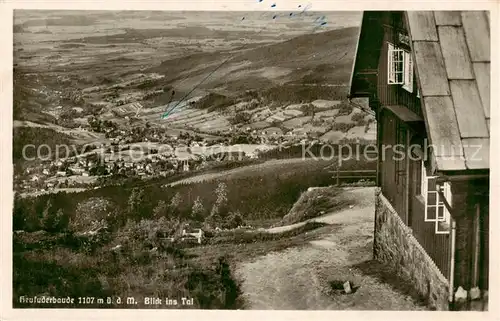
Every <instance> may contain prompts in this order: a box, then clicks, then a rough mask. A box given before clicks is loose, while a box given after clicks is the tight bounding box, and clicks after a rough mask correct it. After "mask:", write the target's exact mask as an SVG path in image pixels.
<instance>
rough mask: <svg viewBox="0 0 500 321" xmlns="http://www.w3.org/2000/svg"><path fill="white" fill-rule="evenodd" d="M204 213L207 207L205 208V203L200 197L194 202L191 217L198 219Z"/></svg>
mask: <svg viewBox="0 0 500 321" xmlns="http://www.w3.org/2000/svg"><path fill="white" fill-rule="evenodd" d="M204 211H205V207H204V206H203V203H202V202H201V199H200V197H199V196H198V197H197V198H196V199H195V200H194V203H193V207H192V209H191V216H192V217H193V218H196V217H198V216H200V215H201V214H203V212H204Z"/></svg>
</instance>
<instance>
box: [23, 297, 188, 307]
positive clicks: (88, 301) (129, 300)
mask: <svg viewBox="0 0 500 321" xmlns="http://www.w3.org/2000/svg"><path fill="white" fill-rule="evenodd" d="M19 303H26V304H47V305H51V304H82V305H106V304H107V305H112V304H113V305H114V304H117V305H120V304H125V305H138V304H139V303H141V301H140V299H139V300H138V299H136V298H134V297H126V298H125V299H122V298H121V297H113V298H111V297H107V298H95V297H77V298H73V297H64V298H61V297H52V296H34V297H27V296H20V297H19ZM142 304H143V305H156V306H160V305H166V306H177V305H186V306H192V305H194V299H193V298H185V297H183V298H180V300H178V299H171V298H157V297H144V298H142Z"/></svg>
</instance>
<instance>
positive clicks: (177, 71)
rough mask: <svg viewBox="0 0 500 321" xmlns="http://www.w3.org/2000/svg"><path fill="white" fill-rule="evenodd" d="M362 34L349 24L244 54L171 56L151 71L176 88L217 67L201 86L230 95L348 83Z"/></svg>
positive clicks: (193, 81) (223, 53) (198, 81)
mask: <svg viewBox="0 0 500 321" xmlns="http://www.w3.org/2000/svg"><path fill="white" fill-rule="evenodd" d="M357 34H358V28H355V27H352V28H343V29H338V30H332V31H327V32H320V33H314V34H307V35H301V36H297V37H294V38H292V39H290V40H287V41H283V42H279V43H275V44H270V45H263V46H259V47H257V48H252V49H245V50H243V51H241V52H240V53H236V52H233V53H230V52H216V53H196V54H193V55H188V56H184V57H179V58H175V59H171V60H166V61H164V62H162V63H161V64H160V65H159V66H156V67H153V68H151V69H150V70H149V71H150V72H158V73H161V74H164V75H165V77H166V78H168V79H169V80H170V81H171V82H172V85H173V86H174V87H175V86H176V83H179V82H183V83H185V82H186V81H189V79H190V78H191V79H193V80H192V84H193V86H195V85H196V84H198V83H200V82H201V79H203V78H205V77H206V75H208V74H209V73H213V72H214V71H215V70H216V69H217V73H214V74H213V75H212V76H211V77H209V78H207V79H206V80H205V81H204V82H203V83H202V84H201V85H200V88H203V89H205V90H208V91H210V90H213V89H215V88H220V87H222V88H224V90H225V91H226V94H230V95H238V94H239V92H240V91H242V90H248V89H252V90H268V89H270V88H273V87H274V86H280V85H282V84H286V83H292V84H295V85H301V84H320V85H324V84H335V85H342V84H344V85H347V83H348V81H349V76H350V73H351V67H352V62H353V59H354V53H355V47H356V38H357ZM225 60H227V61H226V62H225V63H223V62H224V61H225ZM267 68H271V69H273V68H274V69H276V68H278V69H279V70H278V76H275V75H272V74H271V75H266V74H265V73H266V71H268V72H269V73H272V70H270V69H267ZM279 72H282V73H283V75H280V74H279ZM297 89H298V90H299V89H300V88H297ZM308 91H310V89H308ZM328 98H331V97H328ZM325 99H326V97H325Z"/></svg>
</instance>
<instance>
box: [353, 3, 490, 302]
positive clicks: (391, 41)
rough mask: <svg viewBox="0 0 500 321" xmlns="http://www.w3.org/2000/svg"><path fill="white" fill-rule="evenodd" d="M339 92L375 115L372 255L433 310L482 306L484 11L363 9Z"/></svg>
mask: <svg viewBox="0 0 500 321" xmlns="http://www.w3.org/2000/svg"><path fill="white" fill-rule="evenodd" d="M349 95H350V97H351V98H355V97H365V98H368V99H369V105H370V107H371V109H372V110H374V111H375V112H376V118H377V124H378V126H377V142H378V149H379V150H378V152H379V161H378V180H377V181H378V186H379V190H380V191H379V192H377V196H376V210H375V238H374V256H375V258H376V259H378V260H381V261H385V262H388V263H392V264H394V265H395V266H397V268H398V269H399V270H400V272H402V273H404V274H406V275H407V276H408V277H409V278H411V279H412V281H413V283H414V285H415V288H416V289H417V290H418V292H419V293H420V294H421V295H424V296H425V297H427V298H428V302H429V304H430V305H431V306H433V307H434V308H436V309H438V310H449V309H451V310H464V309H470V310H485V309H487V293H488V261H489V259H488V257H489V253H488V250H489V246H488V233H489V232H488V230H489V223H488V221H489V218H488V217H489V167H490V164H489V144H490V142H489V140H490V125H489V124H490V18H489V13H487V12H483V11H441V12H440V11H435V12H434V11H407V12H390V11H389V12H388V11H386V12H383V11H377V12H364V13H363V18H362V26H361V29H360V34H359V39H358V45H357V53H356V57H355V61H354V66H353V72H352V76H351V84H350V93H349ZM394 147H396V148H394ZM401 154H403V157H401Z"/></svg>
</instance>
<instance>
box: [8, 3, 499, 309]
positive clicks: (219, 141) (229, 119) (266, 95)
mask: <svg viewBox="0 0 500 321" xmlns="http://www.w3.org/2000/svg"><path fill="white" fill-rule="evenodd" d="M247 2H248V4H247V5H246V9H245V10H243V11H242V10H214V11H206V10H197V11H193V10H136V9H133V10H128V9H126V8H123V10H106V9H104V8H103V9H102V10H96V9H88V10H82V9H74V10H70V9H57V10H56V9H50V10H49V9H47V10H41V9H40V10H39V9H14V10H13V11H12V15H13V17H12V19H13V20H12V21H13V25H12V46H13V51H12V54H13V60H12V66H11V68H12V84H13V85H12V94H11V95H12V108H11V109H12V138H11V139H10V138H9V140H11V142H12V154H11V155H12V156H10V154H9V158H10V159H11V160H12V163H11V168H12V171H11V172H9V173H10V174H9V175H11V176H12V188H11V187H10V186H9V187H8V188H7V189H8V190H12V191H13V193H12V194H11V196H9V197H8V198H9V199H7V197H5V198H4V200H5V201H8V202H7V204H11V205H9V207H10V210H9V211H10V212H11V213H12V221H11V230H10V227H8V225H6V226H3V227H4V228H5V231H3V232H2V233H5V234H9V235H11V237H12V238H11V244H10V245H9V246H8V247H9V248H11V249H12V254H11V259H12V273H11V278H12V279H11V280H12V281H11V285H12V286H11V288H8V289H3V291H9V292H11V296H9V298H11V301H10V302H9V303H8V305H10V306H11V307H12V309H14V310H17V311H19V310H36V309H42V310H43V309H61V310H64V309H103V310H106V309H107V310H109V309H121V310H123V309H135V310H137V309H156V310H189V309H194V310H200V309H202V310H205V309H211V310H214V309H215V310H336V311H344V310H351V311H352V310H356V311H357V310H362V311H372V310H378V311H482V312H487V311H488V301H489V299H488V297H489V296H488V291H489V284H490V279H489V275H490V270H489V266H490V263H489V261H490V260H489V258H490V243H491V242H490V232H489V231H490V228H489V227H490V223H489V221H490V219H489V212H490V210H489V208H490V104H491V103H490V89H491V80H492V69H491V67H490V63H491V57H490V56H492V53H491V50H492V48H491V39H490V35H491V33H492V32H491V30H492V25H491V23H492V21H493V17H490V16H493V14H492V13H491V12H490V11H489V10H455V11H448V10H394V11H391V10H353V11H341V10H337V11H335V10H319V9H317V8H316V7H315V5H314V3H313V2H304V3H299V2H297V4H296V5H290V4H288V6H286V8H285V7H283V6H282V5H281V3H275V2H272V1H269V0H249V1H247ZM280 6H281V7H280ZM493 34H495V32H493ZM491 100H493V97H491ZM493 109H494V108H493ZM9 117H10V116H9ZM8 121H9V122H10V118H9V120H8ZM6 135H9V133H7V134H6ZM2 166H3V167H6V168H7V167H9V166H10V164H4V165H2ZM3 205H6V204H3ZM4 207H5V206H4ZM4 214H8V213H4ZM9 255H10V254H9ZM7 263H8V262H5V263H4V264H7ZM2 274H3V273H2ZM42 312H43V311H42Z"/></svg>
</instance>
